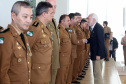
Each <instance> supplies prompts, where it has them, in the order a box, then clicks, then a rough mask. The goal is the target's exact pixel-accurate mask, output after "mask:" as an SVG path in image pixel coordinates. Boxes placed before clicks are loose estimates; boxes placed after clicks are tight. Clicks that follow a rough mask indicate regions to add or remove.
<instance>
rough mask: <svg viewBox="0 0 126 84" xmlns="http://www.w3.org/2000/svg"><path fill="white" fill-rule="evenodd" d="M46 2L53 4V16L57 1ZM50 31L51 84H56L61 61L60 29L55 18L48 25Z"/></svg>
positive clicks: (48, 0)
mask: <svg viewBox="0 0 126 84" xmlns="http://www.w3.org/2000/svg"><path fill="white" fill-rule="evenodd" d="M46 2H49V3H51V5H52V6H53V15H54V14H55V12H56V1H55V0H46ZM47 27H48V29H49V31H50V32H51V38H52V41H53V53H52V80H51V81H50V83H49V84H55V80H56V75H57V69H58V68H60V60H59V49H60V44H59V29H58V28H57V24H56V20H55V19H54V18H53V19H52V21H51V22H50V23H48V24H47Z"/></svg>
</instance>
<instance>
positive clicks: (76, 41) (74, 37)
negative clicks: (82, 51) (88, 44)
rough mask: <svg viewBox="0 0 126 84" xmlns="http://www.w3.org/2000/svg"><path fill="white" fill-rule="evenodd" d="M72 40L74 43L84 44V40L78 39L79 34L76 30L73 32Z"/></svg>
mask: <svg viewBox="0 0 126 84" xmlns="http://www.w3.org/2000/svg"><path fill="white" fill-rule="evenodd" d="M71 42H72V44H75V45H82V44H84V43H83V40H78V39H77V35H76V33H74V32H72V33H71Z"/></svg>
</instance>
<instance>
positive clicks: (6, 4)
mask: <svg viewBox="0 0 126 84" xmlns="http://www.w3.org/2000/svg"><path fill="white" fill-rule="evenodd" d="M16 1H23V0H11V1H8V0H1V2H0V12H1V13H0V26H2V27H4V28H6V27H7V25H8V24H10V23H11V8H12V5H13V4H14V3H15V2H16Z"/></svg>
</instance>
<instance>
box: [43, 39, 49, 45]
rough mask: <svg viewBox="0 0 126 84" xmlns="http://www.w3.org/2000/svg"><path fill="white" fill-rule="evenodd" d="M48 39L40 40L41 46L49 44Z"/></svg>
mask: <svg viewBox="0 0 126 84" xmlns="http://www.w3.org/2000/svg"><path fill="white" fill-rule="evenodd" d="M49 42H50V41H49V39H42V40H41V44H49Z"/></svg>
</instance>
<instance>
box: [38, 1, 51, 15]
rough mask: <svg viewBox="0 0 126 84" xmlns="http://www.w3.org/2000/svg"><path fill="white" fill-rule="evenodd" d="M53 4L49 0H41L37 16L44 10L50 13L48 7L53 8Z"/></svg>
mask: <svg viewBox="0 0 126 84" xmlns="http://www.w3.org/2000/svg"><path fill="white" fill-rule="evenodd" d="M52 7H53V6H52V5H51V4H50V3H49V2H43V1H41V2H39V3H38V5H37V7H36V16H40V15H41V14H42V13H43V12H46V13H48V8H52Z"/></svg>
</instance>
